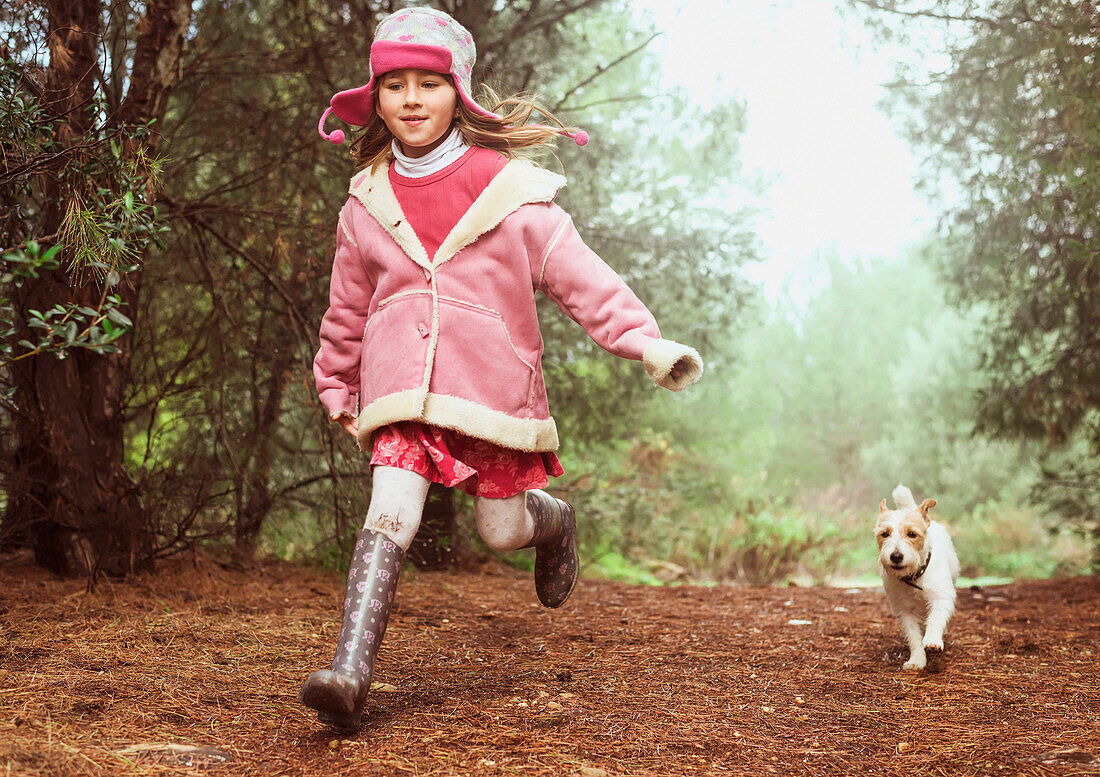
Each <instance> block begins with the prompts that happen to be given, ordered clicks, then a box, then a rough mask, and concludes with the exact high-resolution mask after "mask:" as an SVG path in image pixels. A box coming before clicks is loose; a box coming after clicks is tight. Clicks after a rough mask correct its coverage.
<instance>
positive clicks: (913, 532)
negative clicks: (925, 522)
mask: <svg viewBox="0 0 1100 777" xmlns="http://www.w3.org/2000/svg"><path fill="white" fill-rule="evenodd" d="M906 536H908V537H909V539H911V540H915V539H916V538H917V537H919V536H920V535H919V534H917V533H916V532H915V531H912V530H910V531H909V533H908V534H907V535H906Z"/></svg>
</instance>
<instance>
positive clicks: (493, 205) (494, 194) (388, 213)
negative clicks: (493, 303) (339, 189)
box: [349, 159, 565, 270]
mask: <svg viewBox="0 0 1100 777" xmlns="http://www.w3.org/2000/svg"><path fill="white" fill-rule="evenodd" d="M563 186H565V178H563V177H562V176H560V175H558V174H557V173H554V172H551V171H550V170H544V169H543V168H541V167H538V166H536V165H534V164H532V163H531V162H529V161H527V160H526V159H512V160H509V162H508V163H507V164H506V165H504V167H503V168H502V169H501V171H500V172H499V173H497V174H496V176H495V177H494V178H493V180H492V181H490V182H489V185H488V186H486V187H485V189H484V191H482V192H481V194H480V195H478V197H477V199H476V200H474V202H473V204H472V205H470V208H469V210H467V211H466V213H464V214H463V216H462V218H460V219H459V220H458V223H457V224H455V225H454V228H452V229H451V231H450V233H449V234H448V235H447V237H446V238H444V240H443V242H442V243H441V244H440V246H439V250H438V251H436V252H435V263H434V267H438V266H439V265H441V264H443V263H444V262H446V261H447V260H448V259H450V258H452V257H453V256H454V255H455V254H457V253H458V252H459V251H461V250H462V249H463V248H465V247H466V246H468V245H470V243H472V242H474V241H475V240H477V239H478V238H479V237H481V236H482V235H484V234H485V233H486V232H488V231H489V230H491V229H492V228H493V227H495V226H497V225H498V224H500V222H502V221H504V219H506V218H507V217H508V216H510V215H511V214H512V213H514V212H515V211H516V210H518V209H519V208H520V207H522V206H524V205H526V204H528V203H532V202H550V201H551V200H553V199H554V195H555V194H557V191H558V189H560V188H561V187H563ZM349 193H350V194H351V195H352V196H353V197H355V199H357V200H359V202H360V203H362V204H363V207H364V208H366V210H367V213H369V214H370V215H371V216H372V217H373V218H374V220H375V221H377V222H378V224H379V225H380V226H381V227H382V229H384V230H386V232H387V233H389V235H390V237H392V238H393V239H394V241H395V242H396V243H397V245H398V246H400V247H401V250H403V251H404V252H405V253H406V254H408V256H409V258H410V259H412V260H413V261H414V262H416V263H417V264H418V265H420V266H421V267H423V268H425V269H426V270H432V269H434V267H433V264H432V262H429V261H428V252H427V251H426V250H425V249H424V246H423V244H421V242H420V239H419V238H418V237H417V236H416V233H415V232H413V229H412V227H411V226H409V222H408V219H406V218H405V214H404V213H403V212H402V210H401V205H400V204H399V203H398V202H397V196H396V195H395V194H394V193H393V187H392V186H391V185H390V176H389V165H379V167H378V169H377V170H375V171H374V172H373V173H364V174H360V175H358V176H356V177H355V178H353V179H352V181H351V187H350V189H349Z"/></svg>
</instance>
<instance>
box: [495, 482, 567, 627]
mask: <svg viewBox="0 0 1100 777" xmlns="http://www.w3.org/2000/svg"><path fill="white" fill-rule="evenodd" d="M474 512H475V515H476V517H477V530H478V532H479V533H480V534H481V538H482V539H483V540H485V544H486V545H488V546H489V547H490V548H492V549H493V550H496V551H508V550H516V549H518V548H530V547H534V548H535V593H536V594H538V597H539V601H540V602H542V604H543V606H545V607H561V606H562V605H563V604H565V602H566V600H567V599H569V595H570V594H571V593H573V587H574V586H575V585H576V584H577V574H578V572H579V570H580V559H579V558H578V556H577V521H576V516H575V515H574V513H573V508H572V506H570V505H569V503H568V502H563V501H562V500H560V499H555V498H554V497H552V496H550V494H548V493H546V492H545V491H540V490H538V489H533V490H531V491H527V492H525V493H522V494H517V495H515V496H511V497H507V498H506V499H489V498H487V497H476V498H475V499H474Z"/></svg>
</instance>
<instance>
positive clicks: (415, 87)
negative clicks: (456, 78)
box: [376, 68, 458, 159]
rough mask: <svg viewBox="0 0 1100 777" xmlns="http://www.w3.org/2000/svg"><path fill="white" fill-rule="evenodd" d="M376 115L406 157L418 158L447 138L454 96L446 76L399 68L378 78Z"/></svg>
mask: <svg viewBox="0 0 1100 777" xmlns="http://www.w3.org/2000/svg"><path fill="white" fill-rule="evenodd" d="M380 80H381V85H380V87H379V89H378V99H377V107H376V111H377V113H378V115H379V117H381V119H382V121H384V122H385V123H386V127H387V128H388V129H389V131H390V132H391V133H393V136H394V137H395V138H397V142H398V143H400V144H401V150H402V152H404V154H405V155H406V156H410V157H413V158H414V159H415V158H418V157H422V156H424V155H425V154H427V153H428V152H430V151H432V150H433V149H434V148H436V147H437V146H438V145H439V144H440V143H442V142H443V139H444V138H445V137H446V136H447V132H448V130H450V128H451V122H452V121H454V118H455V115H456V114H457V106H458V92H457V91H456V90H455V88H454V87H453V86H452V85H451V83H450V81H449V80H448V79H447V77H446V76H443V75H441V74H439V73H435V72H432V71H431V70H420V69H417V68H403V69H401V70H391V71H390V72H389V73H386V74H385V75H384V76H382V78H381V79H380Z"/></svg>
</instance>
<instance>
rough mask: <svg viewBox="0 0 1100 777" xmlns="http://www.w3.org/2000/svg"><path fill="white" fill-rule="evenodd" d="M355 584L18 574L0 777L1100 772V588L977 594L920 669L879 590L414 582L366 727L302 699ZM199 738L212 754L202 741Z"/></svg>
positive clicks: (3, 688)
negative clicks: (319, 711) (323, 722)
mask: <svg viewBox="0 0 1100 777" xmlns="http://www.w3.org/2000/svg"><path fill="white" fill-rule="evenodd" d="M342 588H343V585H342V580H341V579H339V578H338V577H337V576H335V575H329V574H323V573H320V572H317V571H314V570H309V569H305V570H303V569H298V568H294V567H290V566H287V565H281V564H280V565H263V566H257V567H255V568H253V569H250V570H242V571H234V570H226V569H223V568H221V567H219V566H218V565H216V564H213V563H211V562H209V561H205V560H203V561H200V562H199V563H197V564H190V563H188V564H184V563H179V562H177V563H175V564H172V565H169V566H167V567H166V568H165V569H163V570H162V572H161V574H159V575H157V576H148V577H145V576H142V577H137V578H135V579H133V580H130V581H127V582H124V583H108V582H104V583H101V584H100V585H99V586H98V587H97V588H96V590H95V591H94V592H91V593H88V592H86V591H85V589H84V586H83V584H81V583H78V582H74V581H60V580H57V579H54V578H52V577H50V576H49V575H47V574H45V573H43V572H41V571H39V570H35V569H33V568H31V567H26V566H18V565H15V564H7V565H5V566H0V634H2V635H3V639H2V642H0V775H7V774H11V775H34V776H38V775H152V774H158V775H159V774H210V775H281V774H295V775H352V774H356V775H360V774H368V775H423V776H427V775H584V776H585V777H599V776H600V775H688V774H691V775H695V774H699V775H709V774H714V775H719V774H722V775H725V774H744V775H759V774H769V773H778V774H805V775H815V776H817V777H821V776H822V775H854V774H883V775H899V776H900V775H906V776H908V775H914V774H922V775H923V774H948V775H956V774H957V775H971V774H982V775H987V774H988V775H996V774H1028V775H1079V774H1100V716H1098V714H1097V713H1098V711H1100V683H1098V681H1097V677H1098V676H1100V576H1092V577H1078V578H1068V579H1058V580H1046V581H1018V582H1015V583H1012V584H1009V585H1005V586H996V587H988V588H982V589H970V588H966V589H961V590H960V592H959V593H960V596H959V608H958V613H957V614H956V616H955V619H954V621H953V622H952V624H951V625H950V627H949V628H948V632H947V649H946V652H945V654H944V655H942V656H939V657H936V658H933V660H932V662H931V663H930V665H929V669H928V670H926V671H924V672H920V673H912V672H904V671H902V670H901V664H902V662H903V661H904V658H905V650H904V646H903V642H902V638H901V635H900V632H899V631H898V629H897V626H896V625H895V623H894V620H893V618H892V617H891V616H890V614H889V612H888V609H887V605H886V601H885V598H884V597H883V595H882V593H881V591H879V590H875V589H870V590H849V591H845V590H840V589H830V588H794V587H791V588H744V587H725V586H723V587H714V588H703V587H693V586H680V587H666V588H650V587H640V586H631V585H624V584H618V583H611V582H606V581H596V580H582V581H581V583H580V584H579V585H578V587H577V590H576V592H575V594H574V596H573V599H572V600H571V601H570V602H569V603H568V604H567V605H566V606H565V607H563V608H562V609H561V610H557V611H548V610H544V609H543V608H541V607H539V606H538V605H537V603H536V602H535V599H534V592H533V586H532V583H531V581H530V579H529V578H527V577H526V576H524V577H522V578H519V577H510V576H507V575H501V574H472V573H417V572H415V571H413V572H409V573H407V574H405V576H404V578H403V580H402V583H401V586H400V590H399V595H398V602H399V607H398V609H397V611H396V612H395V614H394V616H393V618H392V621H391V627H390V630H389V633H388V634H387V637H386V642H385V643H384V646H383V648H382V651H381V654H380V658H379V669H378V673H377V676H376V677H375V680H376V681H378V682H382V683H385V684H387V685H388V686H391V688H388V689H386V690H379V691H375V692H374V693H373V695H372V696H371V699H370V702H369V714H368V716H367V718H366V720H365V725H364V728H363V730H362V732H360V734H359V735H358V736H355V737H351V738H346V739H344V738H338V737H337V736H335V735H334V734H333V733H331V732H329V731H326V730H325V729H323V728H321V727H320V726H319V725H318V724H317V723H316V721H315V719H313V718H312V716H311V715H310V714H308V712H307V711H306V710H305V709H303V708H301V707H299V706H298V705H297V704H296V701H295V696H296V694H297V691H298V688H299V685H300V683H301V681H302V680H303V679H304V678H305V676H306V675H307V674H308V672H309V671H310V670H312V669H315V668H319V667H321V666H324V665H325V664H326V663H327V662H328V661H329V660H330V659H331V650H332V647H333V644H334V641H335V636H336V630H337V629H338V628H339V622H338V614H339V613H338V608H339V599H340V597H341V595H342ZM192 748H194V749H192Z"/></svg>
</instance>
